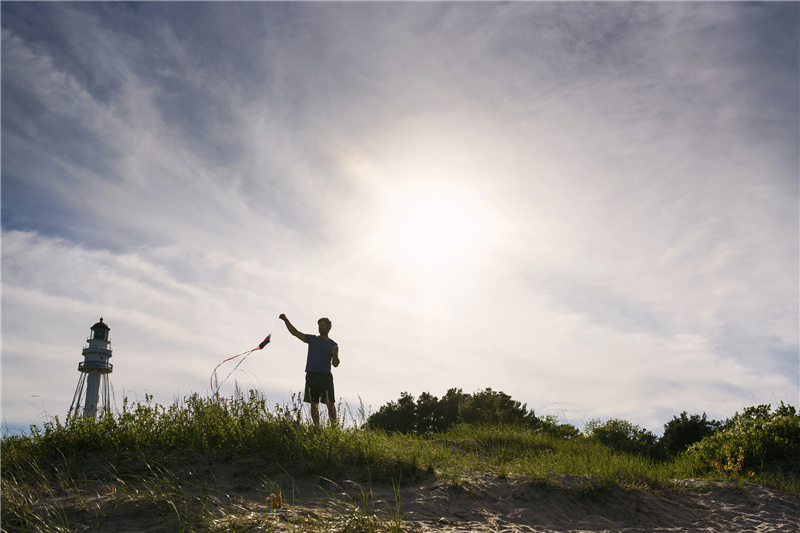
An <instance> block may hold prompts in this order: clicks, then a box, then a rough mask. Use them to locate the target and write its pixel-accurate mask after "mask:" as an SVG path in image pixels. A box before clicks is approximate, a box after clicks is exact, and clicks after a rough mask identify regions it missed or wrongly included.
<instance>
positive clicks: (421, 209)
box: [380, 184, 485, 276]
mask: <svg viewBox="0 0 800 533" xmlns="http://www.w3.org/2000/svg"><path fill="white" fill-rule="evenodd" d="M388 206H389V207H388V208H387V209H386V211H385V213H384V219H385V220H384V227H383V228H382V231H380V235H381V240H382V241H383V242H382V246H381V247H382V248H383V249H384V250H385V253H386V254H389V255H390V256H391V260H392V262H393V263H394V264H395V265H396V266H399V267H401V268H404V269H414V271H415V274H422V273H424V274H427V275H428V276H435V275H438V274H441V273H445V272H453V271H455V270H458V269H459V268H460V267H462V266H464V264H465V263H469V262H470V260H471V259H472V258H474V257H475V256H476V253H477V252H476V245H477V244H478V243H480V242H481V241H482V240H483V239H484V230H485V228H484V227H483V226H482V224H481V222H480V215H479V211H480V210H479V209H478V203H477V201H476V200H475V199H474V198H472V197H471V196H470V195H469V194H467V193H466V192H465V191H463V190H460V189H459V188H457V187H446V186H443V185H431V184H418V185H416V186H410V187H408V188H406V189H403V190H402V191H394V192H393V194H392V196H391V198H390V199H389V200H388Z"/></svg>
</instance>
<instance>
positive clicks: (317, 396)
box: [279, 314, 339, 427]
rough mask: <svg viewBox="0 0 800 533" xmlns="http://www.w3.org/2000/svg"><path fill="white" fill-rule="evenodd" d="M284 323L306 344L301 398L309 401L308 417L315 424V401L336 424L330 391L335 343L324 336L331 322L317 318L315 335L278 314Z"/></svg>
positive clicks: (336, 361)
mask: <svg viewBox="0 0 800 533" xmlns="http://www.w3.org/2000/svg"><path fill="white" fill-rule="evenodd" d="M279 318H280V319H281V320H283V322H284V323H285V324H286V329H288V330H289V333H291V334H292V335H294V336H295V337H297V338H298V339H300V340H301V341H303V342H305V343H306V344H308V355H307V357H306V386H305V390H304V392H303V401H304V402H306V403H309V404H311V420H313V421H314V425H315V426H316V427H319V402H320V400H321V401H322V402H323V403H324V404H325V405H326V406H327V408H328V419H329V420H330V422H331V424H333V425H336V422H337V420H336V403H335V398H336V396H335V395H334V391H333V374H332V373H331V365H333V367H334V368H335V367H337V366H339V345H338V344H336V343H335V342H334V341H333V339H331V338H330V337H328V333H329V332H330V330H331V321H330V320H329V319H327V318H320V319H319V320H317V326H318V328H319V336H317V335H306V334H305V333H301V332H299V331H298V330H297V328H296V327H294V326H293V325H292V323H291V322H289V319H288V318H286V315H284V314H281V316H280V317H279Z"/></svg>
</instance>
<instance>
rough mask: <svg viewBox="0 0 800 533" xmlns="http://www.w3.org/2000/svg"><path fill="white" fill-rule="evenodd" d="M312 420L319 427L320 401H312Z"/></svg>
mask: <svg viewBox="0 0 800 533" xmlns="http://www.w3.org/2000/svg"><path fill="white" fill-rule="evenodd" d="M311 420H312V421H313V422H314V425H315V426H316V427H319V403H317V402H311Z"/></svg>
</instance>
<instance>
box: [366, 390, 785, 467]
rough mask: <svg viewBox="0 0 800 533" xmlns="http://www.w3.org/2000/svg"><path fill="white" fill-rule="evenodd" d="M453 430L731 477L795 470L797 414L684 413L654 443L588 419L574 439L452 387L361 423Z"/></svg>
mask: <svg viewBox="0 0 800 533" xmlns="http://www.w3.org/2000/svg"><path fill="white" fill-rule="evenodd" d="M457 424H469V425H476V426H478V425H485V426H514V427H521V428H527V429H533V430H537V431H539V432H543V433H547V434H550V435H552V436H556V437H561V438H575V437H580V438H585V439H587V440H590V441H594V442H597V443H600V444H602V445H604V446H606V447H607V448H609V449H611V450H613V451H616V452H620V453H626V454H632V455H640V456H644V457H649V458H651V459H654V460H658V461H666V460H670V459H673V458H675V457H678V456H681V455H684V454H685V455H687V456H688V457H690V458H694V459H696V460H698V461H699V462H700V464H705V465H706V466H707V467H708V468H714V465H723V466H721V467H720V471H721V472H722V471H724V472H723V473H725V472H727V471H729V470H730V468H724V466H727V465H734V466H737V468H736V470H737V471H739V470H742V469H744V470H745V471H755V472H765V471H781V472H787V471H789V472H793V473H796V472H798V471H800V416H798V414H797V412H796V409H795V408H794V407H792V406H787V405H784V404H783V402H781V406H780V407H778V408H777V409H776V410H775V411H774V412H772V411H771V408H770V406H769V405H760V406H757V407H749V408H747V409H745V410H744V412H743V413H742V414H739V413H737V414H736V415H735V416H734V417H733V418H731V419H730V420H727V421H725V422H719V421H716V420H709V419H708V418H707V416H706V414H705V413H703V414H702V415H697V414H693V415H689V414H688V413H687V412H686V411H684V412H682V413H681V414H680V415H679V416H675V417H673V419H672V420H671V421H669V422H668V423H666V424H664V434H663V436H662V437H661V438H658V437H657V436H656V435H655V434H653V433H652V432H650V431H648V430H646V429H643V428H641V427H639V426H637V425H635V424H631V423H630V422H628V421H626V420H621V419H616V418H615V419H611V420H607V421H601V420H590V421H589V422H587V423H586V427H585V428H584V431H583V432H582V433H581V432H579V431H578V430H577V429H576V428H575V427H573V426H572V425H569V424H559V423H558V420H557V419H556V418H555V417H552V416H547V417H544V418H539V417H537V416H536V415H535V413H534V412H533V411H532V410H528V408H527V406H526V405H525V404H521V403H520V402H518V401H515V400H513V399H512V398H511V397H510V396H508V395H507V394H505V393H503V392H499V391H493V390H492V389H490V388H488V389H484V390H479V391H478V392H476V393H474V394H465V393H464V392H463V391H462V390H461V389H455V388H453V389H450V390H448V391H447V394H445V395H444V396H443V397H442V398H441V399H439V398H437V397H436V396H433V395H431V394H430V393H427V392H424V393H422V394H421V395H420V396H419V398H418V399H415V398H414V396H412V395H410V394H409V393H407V392H403V393H402V394H401V395H400V398H399V399H398V400H397V401H392V402H389V403H387V404H385V405H383V406H382V407H381V408H380V409H379V410H378V412H377V413H374V414H373V415H371V416H370V417H369V419H368V421H367V425H368V427H370V428H373V429H382V430H385V431H388V432H399V433H406V434H417V435H427V434H432V433H440V432H444V431H446V430H448V429H450V428H452V427H453V426H455V425H457ZM740 449H741V451H739V450H740ZM739 454H742V456H743V459H741V460H740V459H739V458H738V456H739Z"/></svg>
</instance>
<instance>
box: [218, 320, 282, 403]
mask: <svg viewBox="0 0 800 533" xmlns="http://www.w3.org/2000/svg"><path fill="white" fill-rule="evenodd" d="M271 338H272V333H270V334H269V335H267V338H266V339H264V340H263V341H261V344H259V345H258V347H257V348H253V349H252V350H249V351H247V352H242V353H240V354H239V355H234V356H233V357H228V358H227V359H225V360H224V361H222V363H220V364H218V365H217V366H215V367H214V371H213V372H212V373H211V380H210V382H211V390H212V391H214V395H215V396H216V395H217V394H219V389H220V387H222V384H223V383H225V382H226V381H227V380H228V378H229V377H231V374H233V373H234V372H236V369H237V368H239V365H241V364H242V363H244V360H245V359H247V356H248V355H250V354H251V353H253V352H255V351H256V350H263V349H264V346H266V345H267V344H269V341H270V339H271ZM242 356H244V357H242ZM237 357H242V360H241V361H239V362H238V363H236V366H235V367H234V368H233V370H231V371H230V373H229V374H228V375H227V376H225V379H223V380H222V382H220V383H218V384H217V390H214V378H215V377H216V376H217V368H219V367H220V366H222V364H223V363H227V362H228V361H232V360H233V359H236V358H237Z"/></svg>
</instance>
